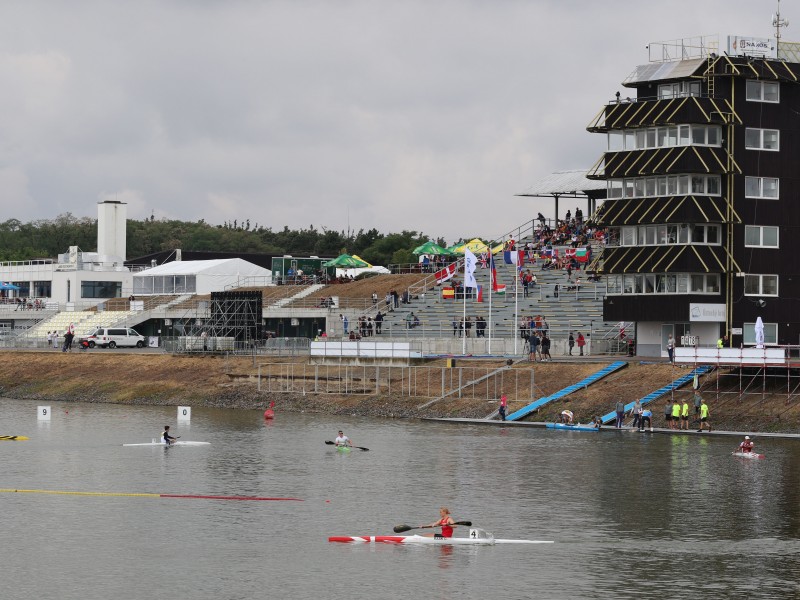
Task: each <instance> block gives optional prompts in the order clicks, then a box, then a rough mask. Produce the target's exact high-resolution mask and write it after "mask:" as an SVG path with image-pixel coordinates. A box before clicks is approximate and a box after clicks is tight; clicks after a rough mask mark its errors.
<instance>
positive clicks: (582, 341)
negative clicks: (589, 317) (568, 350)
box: [575, 331, 586, 356]
mask: <svg viewBox="0 0 800 600" xmlns="http://www.w3.org/2000/svg"><path fill="white" fill-rule="evenodd" d="M575 342H576V343H577V344H578V354H579V355H580V356H583V347H584V346H585V345H586V339H585V338H584V337H583V334H582V333H581V332H580V331H579V332H578V339H577V340H575Z"/></svg>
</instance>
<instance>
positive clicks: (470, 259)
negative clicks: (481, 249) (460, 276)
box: [464, 248, 478, 288]
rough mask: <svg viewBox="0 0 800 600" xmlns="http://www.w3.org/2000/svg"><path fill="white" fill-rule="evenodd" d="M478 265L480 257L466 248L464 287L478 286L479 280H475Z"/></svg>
mask: <svg viewBox="0 0 800 600" xmlns="http://www.w3.org/2000/svg"><path fill="white" fill-rule="evenodd" d="M477 267H478V259H477V258H476V256H475V255H474V254H473V253H472V252H471V251H470V249H469V248H465V249H464V287H465V288H477V287H478V282H477V281H475V269H476V268H477Z"/></svg>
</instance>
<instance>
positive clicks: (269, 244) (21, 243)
mask: <svg viewBox="0 0 800 600" xmlns="http://www.w3.org/2000/svg"><path fill="white" fill-rule="evenodd" d="M127 230H128V233H127V237H128V239H127V248H128V258H129V259H134V258H136V257H138V256H145V255H147V254H152V253H154V252H160V251H163V250H174V249H176V248H180V249H182V250H186V251H216V252H243V253H263V254H291V255H293V256H310V255H315V256H321V257H326V256H329V257H336V256H339V254H342V253H345V252H346V253H348V254H358V255H359V256H361V258H363V259H364V260H367V261H369V262H371V263H372V264H376V265H387V264H394V263H408V262H416V260H417V258H416V257H415V256H414V255H413V254H412V253H411V251H412V250H413V249H414V248H415V247H416V246H419V245H420V244H423V243H425V242H426V241H428V239H433V238H429V236H426V235H424V234H422V233H421V232H417V231H402V232H400V233H389V234H383V233H380V232H379V231H378V230H377V229H370V230H368V231H364V230H363V229H362V230H360V231H358V232H352V233H345V232H339V231H332V230H329V229H326V228H324V227H323V228H322V229H321V230H319V229H317V228H315V227H314V226H313V225H311V226H309V227H308V229H297V230H295V229H289V228H288V227H284V228H283V229H282V230H280V231H273V230H272V228H269V227H263V226H259V225H257V224H256V225H254V226H253V227H251V226H250V221H249V220H246V221H244V222H242V223H238V222H237V221H233V222H232V223H227V222H226V223H224V224H223V225H210V224H208V223H206V222H205V221H204V220H200V221H197V222H194V223H193V222H188V221H172V220H166V219H162V220H157V219H155V218H150V219H144V220H142V221H136V220H132V219H128V228H127ZM434 241H435V242H436V243H438V244H440V245H445V240H443V239H441V238H439V239H435V240H434ZM69 246H78V247H79V248H80V249H81V250H82V251H84V252H94V251H96V250H97V219H92V218H89V217H82V218H78V217H75V216H73V215H72V214H70V213H66V214H63V215H59V216H58V217H56V218H55V219H53V220H38V221H31V222H29V223H23V222H21V221H19V220H18V219H9V220H7V221H5V222H3V223H0V260H2V261H17V260H31V259H36V258H53V259H54V258H56V256H57V255H58V254H61V253H64V252H67V249H68V248H69Z"/></svg>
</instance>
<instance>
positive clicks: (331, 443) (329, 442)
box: [325, 440, 334, 446]
mask: <svg viewBox="0 0 800 600" xmlns="http://www.w3.org/2000/svg"><path fill="white" fill-rule="evenodd" d="M325 443H326V444H328V446H333V445H334V444H333V442H332V441H330V440H325Z"/></svg>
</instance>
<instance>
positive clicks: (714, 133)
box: [608, 125, 722, 152]
mask: <svg viewBox="0 0 800 600" xmlns="http://www.w3.org/2000/svg"><path fill="white" fill-rule="evenodd" d="M721 145H722V128H721V127H720V126H719V125H672V126H670V127H648V128H647V129H625V130H614V131H609V132H608V151H609V152H622V151H624V150H650V149H653V148H669V147H671V146H715V147H717V148H718V147H720V146H721Z"/></svg>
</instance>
